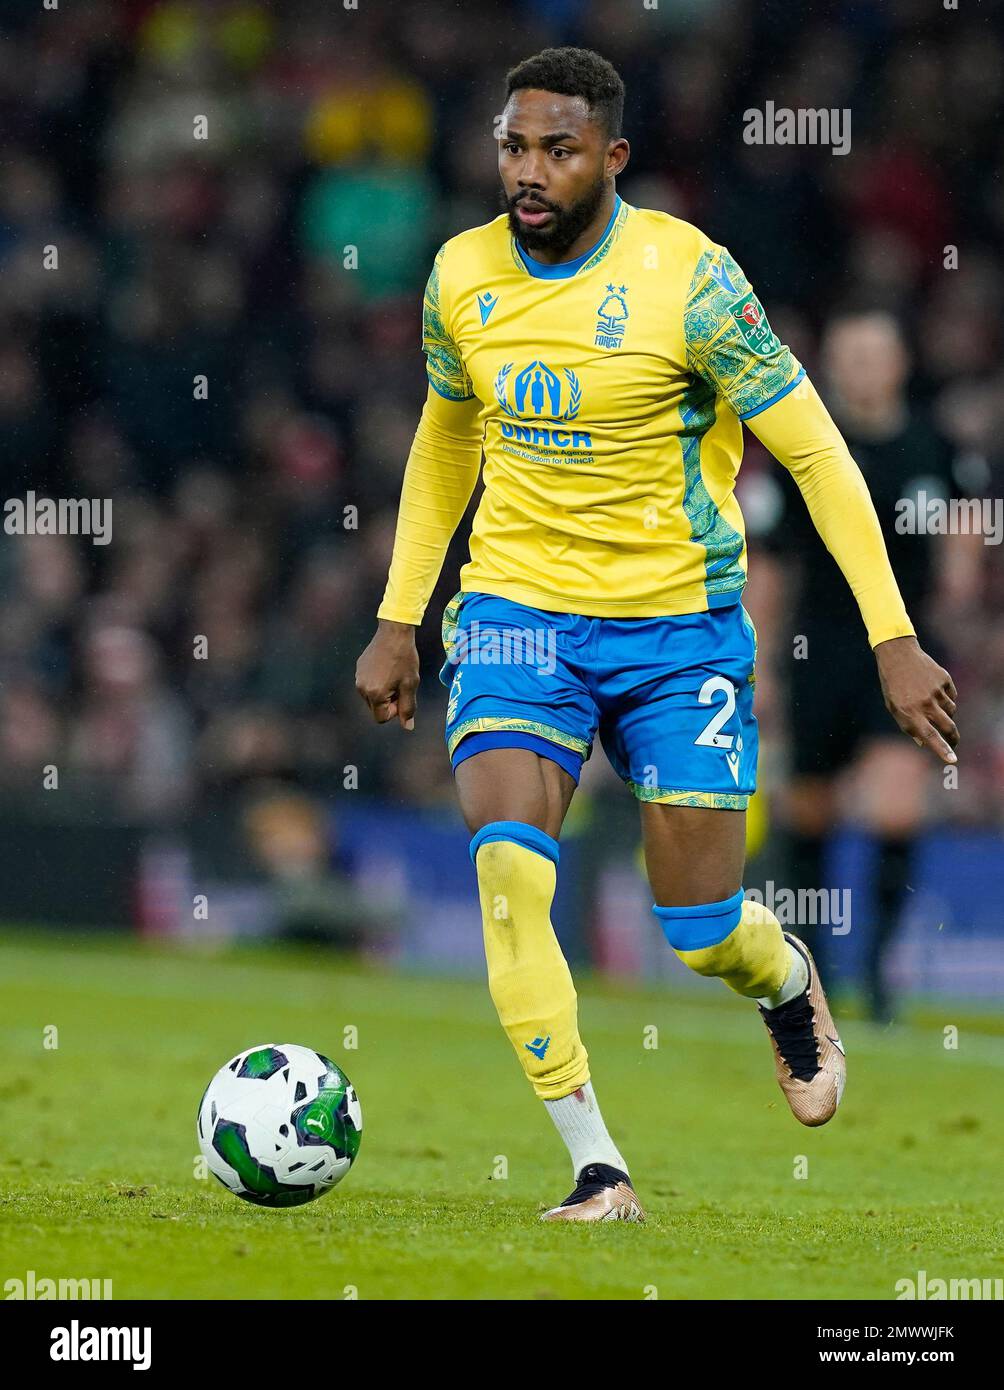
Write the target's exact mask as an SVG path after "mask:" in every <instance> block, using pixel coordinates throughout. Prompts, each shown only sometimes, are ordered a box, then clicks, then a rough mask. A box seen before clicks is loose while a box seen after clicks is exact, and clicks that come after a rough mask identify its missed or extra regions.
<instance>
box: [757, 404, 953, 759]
mask: <svg viewBox="0 0 1004 1390" xmlns="http://www.w3.org/2000/svg"><path fill="white" fill-rule="evenodd" d="M748 423H749V428H750V429H751V430H752V431H753V433H754V434H755V435H756V437H757V438H758V439H759V440H760V442H761V443H762V444H763V446H764V447H765V448H766V449H769V450H770V452H771V453H772V454H773V455H774V457H775V458H776V459H777V460H778V462H779V463H781V464H783V465H784V467H785V468H787V469H788V471H789V472H790V473H791V475H792V477H793V478H794V480H795V482H796V484H797V485H798V489H799V491H800V492H801V494H802V496H803V497H804V498H805V502H806V506H807V507H808V509H809V514H810V516H811V517H812V521H813V524H814V525H815V527H816V530H817V531H818V532H819V534H820V536H821V537H822V539H823V542H824V544H825V545H826V548H827V550H829V552H830V554H831V555H832V556H833V558H834V560H836V562H837V564H838V565H839V567H840V570H841V572H842V574H843V576H844V578H845V579H846V580H847V583H848V584H849V585H850V587H851V590H852V592H853V594H854V597H855V598H856V599H857V603H858V607H859V608H860V609H861V616H862V618H863V619H864V621H865V625H866V627H867V630H868V640H869V642H870V643H871V646H872V648H873V649H874V652H875V660H876V662H877V663H878V673H879V680H880V681H881V684H882V694H883V696H884V697H885V703H886V708H887V709H888V710H889V713H890V714H891V715H892V716H893V718H894V719H895V720H896V723H897V724H898V725H899V727H900V728H901V729H902V730H903V732H904V733H907V734H909V735H910V736H911V737H912V738H913V740H914V742H915V743H917V744H918V745H919V746H920V747H929V748H931V749H932V750H933V752H935V753H936V754H937V755H938V757H940V758H941V759H942V761H943V762H948V763H953V762H955V761H956V756H955V753H954V752H953V749H954V748H955V747H956V746H957V745H958V742H959V733H958V729H957V728H956V726H955V722H954V719H953V715H954V714H955V701H956V690H955V685H954V683H953V681H952V678H951V676H950V675H949V673H948V672H947V671H946V670H944V669H943V668H942V667H941V666H939V665H938V663H937V662H936V661H934V660H932V658H931V657H929V656H928V655H927V653H926V652H925V651H924V650H923V649H922V648H921V646H920V644H919V643H918V641H917V637H916V634H915V632H914V628H913V624H912V623H911V622H910V619H909V616H908V615H907V612H906V608H905V606H904V604H903V599H902V596H901V594H900V592H899V585H898V584H897V583H896V577H895V575H894V574H893V572H892V566H891V565H890V563H889V556H888V553H887V551H886V546H885V540H884V539H883V536H882V528H881V526H880V525H879V520H878V517H877V515H876V513H875V506H874V504H873V502H872V499H871V496H870V494H869V492H868V486H867V484H866V483H865V480H864V477H863V476H862V473H861V470H860V468H859V467H858V465H857V464H856V463H855V461H854V459H853V457H852V456H851V453H850V450H849V449H848V448H847V445H846V444H845V443H844V440H843V437H842V435H841V434H840V431H839V430H838V429H837V426H836V425H835V424H834V422H833V420H832V419H831V417H830V415H829V412H828V411H827V409H826V407H825V406H824V404H823V402H822V401H821V400H820V398H819V395H818V393H817V391H816V390H815V388H814V387H813V385H812V383H811V382H810V381H809V380H808V378H804V377H803V379H802V381H801V382H800V383H799V386H798V389H797V390H795V391H792V392H790V393H789V394H788V395H786V396H784V397H783V398H782V399H781V400H779V401H777V402H776V403H775V404H773V405H770V406H768V407H767V409H765V410H762V411H760V412H758V413H757V414H756V415H755V416H753V418H751V419H750V420H749V422H748Z"/></svg>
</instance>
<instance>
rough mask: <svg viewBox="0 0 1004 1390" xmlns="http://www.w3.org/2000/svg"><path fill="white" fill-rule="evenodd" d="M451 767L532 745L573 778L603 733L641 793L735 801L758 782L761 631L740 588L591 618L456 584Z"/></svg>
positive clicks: (447, 646) (446, 630)
mask: <svg viewBox="0 0 1004 1390" xmlns="http://www.w3.org/2000/svg"><path fill="white" fill-rule="evenodd" d="M443 650H444V653H445V656H446V660H445V661H444V663H443V668H442V670H441V671H440V673H439V679H440V681H441V682H442V683H443V685H445V686H447V687H448V689H449V692H450V695H449V701H448V704H447V711H446V746H447V750H448V752H449V755H450V760H451V763H452V765H453V767H454V769H455V768H456V767H457V765H458V764H459V763H461V762H463V761H464V760H465V759H466V758H469V757H473V756H474V754H476V753H480V752H483V751H484V750H485V749H489V748H529V749H531V750H532V751H533V752H536V753H539V754H541V755H542V756H543V757H546V758H549V759H551V760H552V761H553V762H556V763H558V765H559V766H560V767H563V768H564V769H565V770H566V771H567V772H569V773H570V774H571V776H572V777H574V778H575V780H576V782H578V780H579V774H580V772H581V770H582V764H583V763H584V762H585V761H586V759H587V758H588V757H589V756H590V755H591V753H592V748H593V738H594V736H595V734H596V732H597V730H598V731H599V736H600V743H601V745H602V747H603V751H604V752H605V753H606V755H607V757H608V758H609V760H610V764H611V766H612V767H613V769H614V771H615V772H616V773H617V775H618V776H619V777H620V778H621V779H622V781H624V782H626V783H627V785H628V786H629V787H630V789H631V791H632V792H633V793H634V795H635V796H636V797H637V798H638V799H639V800H640V801H654V802H660V803H663V804H665V805H671V806H708V807H713V808H721V809H726V810H737V811H739V810H743V809H744V808H745V806H746V804H747V802H748V801H749V798H750V796H751V795H752V793H753V792H754V791H755V790H756V768H757V747H758V740H757V722H756V718H755V716H754V714H753V683H754V667H755V664H756V632H755V630H754V627H753V624H752V622H751V621H750V617H749V614H748V613H747V612H746V610H745V608H744V607H743V605H742V603H741V602H739V601H738V599H737V601H736V602H735V603H732V604H728V605H727V606H725V607H722V608H714V609H711V610H710V611H709V612H706V613H684V614H680V615H677V616H675V617H660V618H589V617H580V616H577V615H575V614H572V613H551V612H548V611H546V610H544V609H540V608H530V607H528V606H527V605H526V604H522V603H514V602H512V600H511V599H506V598H500V597H498V596H497V595H495V594H482V593H473V592H461V593H459V594H457V595H455V597H454V598H453V599H451V601H450V602H449V603H448V604H447V606H446V609H445V610H444V613H443Z"/></svg>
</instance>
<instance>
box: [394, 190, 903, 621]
mask: <svg viewBox="0 0 1004 1390" xmlns="http://www.w3.org/2000/svg"><path fill="white" fill-rule="evenodd" d="M423 340H424V348H425V352H426V357H427V367H428V376H429V391H428V395H427V398H426V402H425V405H424V407H423V410H422V416H421V419H420V421H419V424H418V428H417V430H416V431H415V438H414V440H413V442H412V447H411V452H410V453H409V455H408V462H407V465H406V467H405V473H404V483H403V487H402V490H401V505H400V508H399V511H398V520H397V529H396V534H395V540H394V554H393V558H392V560H391V565H390V572H389V574H388V577H387V587H386V590H385V592H384V596H383V600H382V602H381V604H380V607H379V609H378V613H377V616H378V617H379V618H381V619H387V620H389V621H392V622H401V623H409V624H413V625H415V624H418V623H421V621H422V619H423V616H424V614H425V610H426V606H427V605H428V602H429V598H430V596H431V594H432V592H433V589H434V587H435V584H436V580H437V579H438V577H439V573H440V570H441V569H442V565H443V560H444V558H445V555H446V551H447V547H448V545H449V542H450V538H451V537H452V536H453V534H454V532H455V531H456V528H457V526H458V525H459V523H460V520H461V518H462V517H463V515H464V512H465V510H466V508H467V505H468V503H469V501H470V498H471V495H472V493H473V492H474V488H475V486H476V484H477V479H478V475H479V473H480V471H481V459H482V445H483V448H484V481H485V492H484V496H483V498H482V500H481V504H480V506H479V508H478V511H477V515H476V517H475V520H474V527H473V532H472V535H471V542H470V546H471V559H470V561H469V563H468V564H466V565H464V567H463V568H462V570H461V572H460V582H461V587H462V589H463V590H466V591H481V592H483V593H490V594H499V595H501V596H502V597H504V598H509V599H512V600H514V601H515V602H517V603H525V604H529V605H530V606H531V607H534V608H543V609H550V610H553V611H556V612H565V613H568V612H570V613H577V614H582V615H584V616H591V617H613V618H617V617H623V618H630V617H658V616H661V615H664V614H665V615H673V614H677V613H701V612H705V611H706V610H707V609H709V608H718V607H722V606H724V605H726V604H729V603H735V602H737V601H738V599H739V596H740V594H741V592H742V588H743V585H744V583H745V578H746V546H745V540H744V536H743V521H742V516H741V514H740V511H739V506H738V504H737V502H736V498H735V494H734V486H735V479H736V474H737V472H738V469H739V463H740V459H741V455H742V424H741V421H743V420H749V421H750V428H751V429H752V430H753V432H754V433H755V434H756V435H757V436H758V438H759V439H760V441H761V443H763V444H764V446H765V447H766V448H767V449H769V450H770V452H771V453H772V454H773V455H774V457H775V458H777V459H779V460H780V461H781V463H782V464H783V465H784V466H785V468H787V469H788V470H789V472H790V473H791V474H792V476H793V478H794V479H795V481H796V483H797V484H798V487H799V489H800V491H801V493H802V496H803V497H804V498H805V502H806V505H807V507H808V509H809V512H810V515H811V516H812V520H813V522H814V523H815V525H816V528H817V529H818V531H819V534H820V535H821V536H822V538H823V540H824V542H825V543H826V545H827V547H828V549H829V550H830V553H831V554H832V555H833V556H834V558H835V559H836V561H837V564H838V565H839V566H840V569H841V571H842V572H843V574H844V577H845V579H846V580H847V582H848V584H849V585H850V587H851V589H852V591H853V593H854V595H855V597H856V598H857V601H858V605H859V607H860V609H861V614H862V617H863V619H864V622H865V625H866V627H867V630H868V638H869V641H870V642H871V644H872V646H876V645H877V644H878V643H879V642H884V641H888V640H890V639H891V638H894V637H903V636H910V635H912V634H913V631H914V629H913V625H912V624H911V622H910V619H909V615H908V614H907V612H906V609H905V607H904V606H903V599H902V596H901V595H900V592H899V589H898V587H897V584H896V580H895V577H894V575H893V573H892V569H891V568H890V565H889V558H888V555H887V553H886V548H885V542H884V541H883V538H882V530H881V527H880V526H879V522H878V517H877V516H876V515H875V508H874V506H873V505H872V501H871V498H870V497H869V495H868V488H867V486H866V484H865V481H864V478H863V477H862V475H861V470H860V469H859V468H858V466H857V464H856V463H855V462H854V460H853V458H852V457H851V455H850V452H849V450H848V448H847V445H846V444H845V442H844V441H843V439H842V438H841V436H840V431H839V430H838V429H837V427H836V425H835V424H834V423H833V421H832V419H831V418H830V416H829V414H828V413H827V410H826V407H825V406H824V404H823V402H822V401H821V400H820V398H819V395H818V393H817V392H816V390H815V388H814V387H813V386H812V383H811V382H810V381H809V380H808V379H807V378H806V377H805V373H804V372H803V370H802V368H801V367H800V366H799V364H798V362H796V360H795V359H794V357H793V356H792V355H791V353H790V352H789V351H788V349H787V348H786V347H785V346H784V345H783V344H782V343H780V342H779V341H778V339H777V337H776V336H775V335H774V333H773V332H772V331H771V328H770V325H769V324H768V322H767V318H766V315H765V314H764V311H763V308H762V306H761V304H760V301H759V300H758V299H757V297H756V295H755V294H754V293H753V290H752V289H751V287H750V284H749V282H748V280H747V279H746V277H745V275H744V274H743V272H742V271H741V270H740V268H739V266H738V265H737V264H736V262H735V261H734V260H733V259H732V257H731V256H730V255H729V253H728V251H726V250H725V248H724V247H721V246H718V245H716V244H715V243H714V242H712V241H710V240H709V239H708V238H707V237H706V236H705V235H704V233H703V232H700V231H699V230H698V229H697V228H696V227H692V226H690V225H689V224H688V223H686V222H681V221H679V220H678V219H677V218H675V217H669V216H667V215H666V214H665V213H661V212H651V211H647V210H645V209H643V208H635V207H631V206H629V205H628V204H627V203H624V202H622V201H621V199H620V198H617V199H616V202H615V206H614V211H613V214H612V215H611V218H610V222H609V224H608V225H607V228H606V231H605V232H604V234H603V236H602V237H601V239H600V240H599V242H598V243H597V244H596V246H594V247H593V248H592V250H590V251H589V252H587V253H586V254H585V255H584V256H581V257H579V259H578V260H575V261H568V262H565V263H564V264H561V265H556V266H546V265H543V264H541V263H540V262H538V261H535V260H533V259H532V258H531V257H530V256H528V255H527V254H526V253H525V252H524V251H523V249H522V248H521V247H520V246H519V245H518V244H517V242H516V241H515V240H514V239H513V237H512V236H511V235H510V233H509V227H508V220H507V218H506V217H504V216H502V217H498V218H496V219H495V221H494V222H489V223H488V224H487V225H486V226H483V227H476V228H474V229H473V230H472V231H468V232H463V233H461V235H460V236H456V237H453V238H452V239H451V240H450V241H448V242H447V243H446V244H445V246H443V247H442V248H441V250H440V252H439V254H438V255H437V257H436V262H435V265H434V267H433V270H432V274H431V275H430V277H429V283H428V285H427V287H426V293H425V309H424V316H423ZM796 388H798V389H796Z"/></svg>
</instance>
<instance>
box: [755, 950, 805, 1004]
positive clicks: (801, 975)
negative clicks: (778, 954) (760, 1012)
mask: <svg viewBox="0 0 1004 1390" xmlns="http://www.w3.org/2000/svg"><path fill="white" fill-rule="evenodd" d="M787 946H788V959H789V961H790V965H789V967H788V976H787V979H786V980H785V982H784V984H783V985H782V986H781V988H780V989H779V990H778V992H777V993H776V994H768V995H767V996H766V997H765V998H763V999H758V1000H757V1003H758V1004H762V1005H763V1006H764V1008H765V1009H777V1008H779V1007H780V1006H781V1005H782V1004H787V1003H788V1001H789V999H794V998H796V997H797V996H798V995H799V994H801V993H802V991H803V990H804V989H808V987H809V967H808V965H807V964H806V962H805V957H804V956H803V955H802V953H801V952H800V951H796V950H795V948H794V946H793V945H792V944H791V942H790V941H789V942H788V943H787Z"/></svg>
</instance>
